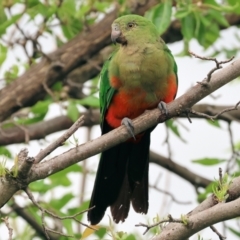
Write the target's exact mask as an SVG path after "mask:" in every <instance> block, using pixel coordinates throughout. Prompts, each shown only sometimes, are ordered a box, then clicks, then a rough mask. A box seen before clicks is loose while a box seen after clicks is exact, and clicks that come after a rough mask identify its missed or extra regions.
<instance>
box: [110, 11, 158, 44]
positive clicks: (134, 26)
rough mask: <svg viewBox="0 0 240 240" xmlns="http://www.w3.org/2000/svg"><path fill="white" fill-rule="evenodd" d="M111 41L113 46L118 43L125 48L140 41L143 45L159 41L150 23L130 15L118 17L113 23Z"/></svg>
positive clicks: (137, 16)
mask: <svg viewBox="0 0 240 240" xmlns="http://www.w3.org/2000/svg"><path fill="white" fill-rule="evenodd" d="M111 39H112V42H113V43H114V44H116V43H119V44H121V45H122V46H126V45H135V44H136V43H139V42H140V43H141V42H142V41H144V42H145V43H146V42H149V43H150V42H156V41H158V40H159V34H158V31H157V29H156V27H155V25H154V24H153V23H152V22H151V21H149V20H148V19H146V18H144V17H141V16H139V15H134V14H131V15H125V16H122V17H119V18H117V19H116V20H115V21H114V22H113V24H112V33H111ZM144 42H143V43H144Z"/></svg>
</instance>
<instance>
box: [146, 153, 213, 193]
mask: <svg viewBox="0 0 240 240" xmlns="http://www.w3.org/2000/svg"><path fill="white" fill-rule="evenodd" d="M150 162H152V163H155V164H157V165H159V166H162V167H164V168H166V169H168V170H170V171H171V172H174V173H176V174H177V175H178V176H180V177H182V178H183V179H185V180H187V181H189V182H190V183H191V184H192V185H194V186H195V187H203V188H205V187H206V186H208V185H209V184H210V183H211V180H209V179H206V178H204V177H201V176H200V175H198V174H194V173H193V172H192V171H189V170H188V169H187V168H185V167H183V166H181V165H179V164H177V163H175V162H173V161H172V160H171V159H169V158H166V157H164V156H161V155H158V154H156V153H154V152H150Z"/></svg>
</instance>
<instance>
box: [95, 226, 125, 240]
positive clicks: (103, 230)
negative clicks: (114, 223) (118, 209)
mask: <svg viewBox="0 0 240 240" xmlns="http://www.w3.org/2000/svg"><path fill="white" fill-rule="evenodd" d="M106 233H107V229H106V228H104V227H101V228H99V229H98V230H97V231H95V232H94V234H95V235H97V236H98V238H99V239H102V238H103V237H104V236H105V235H106ZM124 240H125V239H124Z"/></svg>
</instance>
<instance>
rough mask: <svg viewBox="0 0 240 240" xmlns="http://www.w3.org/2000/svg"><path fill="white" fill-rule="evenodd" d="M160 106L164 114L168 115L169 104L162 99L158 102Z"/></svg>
mask: <svg viewBox="0 0 240 240" xmlns="http://www.w3.org/2000/svg"><path fill="white" fill-rule="evenodd" d="M158 108H159V110H160V111H161V112H162V113H163V114H165V115H168V109H167V104H166V103H165V102H163V101H161V102H160V103H159V104H158Z"/></svg>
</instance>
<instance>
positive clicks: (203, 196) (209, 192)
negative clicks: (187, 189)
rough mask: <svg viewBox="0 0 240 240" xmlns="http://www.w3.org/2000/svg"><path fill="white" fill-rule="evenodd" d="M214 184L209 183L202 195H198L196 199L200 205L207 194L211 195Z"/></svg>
mask: <svg viewBox="0 0 240 240" xmlns="http://www.w3.org/2000/svg"><path fill="white" fill-rule="evenodd" d="M216 185H217V184H216V182H215V181H214V182H211V183H210V184H209V185H208V186H207V187H206V188H205V189H204V191H203V192H202V193H199V194H198V197H197V201H198V202H199V203H201V202H202V201H204V200H205V199H206V198H207V197H208V196H209V194H212V192H213V188H214V187H215V186H216Z"/></svg>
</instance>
